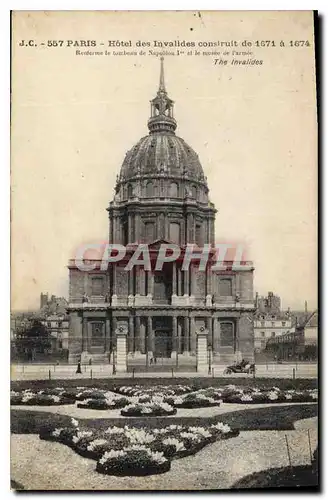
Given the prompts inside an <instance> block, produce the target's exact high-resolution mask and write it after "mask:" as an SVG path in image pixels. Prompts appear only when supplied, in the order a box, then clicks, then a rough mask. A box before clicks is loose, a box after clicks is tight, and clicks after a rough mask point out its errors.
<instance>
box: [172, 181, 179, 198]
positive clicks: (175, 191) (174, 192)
mask: <svg viewBox="0 0 328 500" xmlns="http://www.w3.org/2000/svg"><path fill="white" fill-rule="evenodd" d="M178 190H179V186H178V184H177V183H176V182H172V183H171V186H170V197H171V198H177V197H178Z"/></svg>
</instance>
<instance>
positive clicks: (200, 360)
mask: <svg viewBox="0 0 328 500" xmlns="http://www.w3.org/2000/svg"><path fill="white" fill-rule="evenodd" d="M196 335H197V350H196V359H197V373H204V374H207V373H208V354H207V335H208V331H207V330H206V328H204V327H201V328H200V329H199V330H197V332H196Z"/></svg>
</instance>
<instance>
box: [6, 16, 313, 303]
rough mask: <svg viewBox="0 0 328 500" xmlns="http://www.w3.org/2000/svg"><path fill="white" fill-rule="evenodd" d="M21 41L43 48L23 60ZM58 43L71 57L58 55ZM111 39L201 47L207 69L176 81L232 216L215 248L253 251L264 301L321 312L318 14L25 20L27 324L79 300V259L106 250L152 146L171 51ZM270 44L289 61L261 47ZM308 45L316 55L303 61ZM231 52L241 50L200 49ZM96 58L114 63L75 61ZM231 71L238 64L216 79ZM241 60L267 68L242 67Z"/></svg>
mask: <svg viewBox="0 0 328 500" xmlns="http://www.w3.org/2000/svg"><path fill="white" fill-rule="evenodd" d="M22 40H33V43H34V45H37V46H32V47H31V46H19V43H20V42H21V41H22ZM48 40H49V41H50V42H51V41H53V40H63V45H62V46H57V47H54V46H51V47H48V46H47V44H48ZM67 40H70V41H72V42H74V43H75V42H78V44H80V43H81V42H80V41H81V40H95V41H96V43H97V47H92V46H91V47H81V46H76V47H74V46H72V45H71V46H69V47H67ZM108 40H119V41H130V40H131V42H132V46H135V44H136V42H137V41H138V40H139V41H141V42H142V41H143V42H148V41H149V42H150V43H151V44H153V43H154V41H155V40H157V41H172V40H173V41H174V40H178V41H180V42H181V41H182V40H185V41H189V42H194V43H195V45H196V48H197V50H198V51H199V52H200V54H199V55H195V53H194V50H195V48H194V49H193V55H187V54H186V53H185V54H183V55H180V56H178V55H174V56H170V55H167V56H165V80H166V87H167V91H168V94H169V96H170V97H171V98H172V99H173V100H174V101H175V118H176V120H177V122H178V128H177V131H176V133H177V135H178V136H180V137H182V138H183V139H184V140H185V141H186V142H187V143H188V144H189V145H190V146H191V147H192V148H193V149H194V150H195V151H196V152H197V153H198V155H199V158H200V161H201V164H202V166H203V169H204V172H205V175H206V176H207V179H208V185H209V188H210V198H211V201H212V202H214V203H215V205H216V208H217V209H218V213H217V216H216V226H215V230H216V240H217V242H221V241H225V242H226V241H228V242H232V243H234V242H238V243H242V244H244V245H245V247H246V248H247V257H248V258H249V259H250V260H253V261H254V265H255V273H254V291H258V292H259V294H260V295H263V294H266V293H267V292H268V291H273V292H274V293H276V294H278V295H280V296H281V298H282V305H283V307H284V308H287V307H288V306H290V307H291V308H292V309H302V308H303V307H304V301H305V300H307V302H308V308H309V309H313V308H315V307H316V305H317V124H316V120H317V116H316V93H315V92H316V91H315V73H314V50H313V20H312V14H311V13H310V12H282V11H280V12H204V13H201V14H200V15H198V13H194V12H192V11H190V12H149V13H136V12H120V13H115V12H98V13H96V12H33V13H28V12H18V13H17V12H16V13H15V14H14V17H13V48H12V132H11V133H12V140H11V197H12V198H11V199H12V204H11V221H12V234H11V242H12V245H11V253H12V268H11V275H12V283H11V289H12V294H11V301H12V309H19V310H22V309H33V308H37V307H38V305H39V295H40V292H41V291H43V292H46V291H48V292H49V293H50V294H55V295H59V296H66V297H67V296H68V269H67V262H68V259H69V258H70V257H72V256H73V254H74V250H75V249H76V247H77V246H78V245H79V244H81V243H86V242H95V241H103V240H104V239H106V238H107V233H108V215H107V212H106V207H107V206H108V204H109V202H110V200H111V199H112V198H113V188H114V184H115V179H116V175H117V174H118V173H119V170H120V166H121V164H122V161H123V159H124V156H125V153H126V152H127V150H129V149H130V148H131V147H133V145H134V144H135V143H136V142H137V141H138V140H139V139H140V138H141V137H143V136H145V135H147V134H148V129H147V120H148V118H149V108H150V106H149V101H150V99H152V98H153V97H154V96H155V94H156V91H157V87H158V80H159V66H160V61H159V51H158V49H155V48H153V47H151V49H152V50H153V55H150V54H149V52H148V50H149V48H145V49H144V50H145V52H146V55H139V54H138V55H137V56H132V55H113V50H115V51H116V50H117V51H123V50H124V47H123V48H122V47H121V48H118V49H113V48H108V47H106V46H105V45H106V44H107V41H108ZM261 40H266V41H271V42H272V41H273V42H274V46H272V45H271V46H269V47H256V46H255V45H254V44H255V42H256V41H261ZM281 40H284V42H285V43H286V44H285V46H284V47H281V46H280V41H281ZM295 40H296V41H298V40H301V41H306V40H309V44H310V46H309V47H308V46H295V45H293V46H291V45H290V41H292V42H294V41H295ZM231 41H237V42H238V47H235V48H234V49H232V48H231V47H225V48H220V47H218V46H217V47H213V48H210V49H203V48H199V46H198V44H199V42H202V43H204V42H206V43H208V42H212V43H216V44H219V43H221V42H231ZM245 41H251V43H252V44H253V45H252V47H251V48H249V47H245V46H243V45H242V42H244V43H245ZM100 42H103V43H105V45H104V46H99V43H100ZM41 43H45V45H41ZM88 49H89V50H97V51H103V52H104V50H105V49H107V50H108V51H110V52H111V55H107V56H106V55H103V56H87V55H79V56H78V55H76V53H75V51H76V50H81V51H85V50H88ZM125 50H126V51H133V50H137V52H139V51H140V50H141V49H140V48H138V49H136V48H135V47H132V48H131V47H126V48H125ZM167 50H169V51H172V50H173V51H176V48H174V49H171V48H170V49H167ZM203 50H208V51H211V50H212V51H216V52H217V51H220V52H221V54H220V55H219V56H218V55H206V56H205V55H203V54H202V51H203ZM224 50H226V51H227V50H228V51H229V52H230V54H228V55H225V56H224V54H223V51H224ZM232 50H236V51H237V52H238V51H247V50H250V51H252V54H251V55H244V56H241V55H236V54H234V55H233V54H232V53H231V51H232ZM185 52H187V51H185ZM155 54H157V55H155ZM216 58H218V59H220V58H222V59H227V61H228V63H227V65H220V64H215V59H216ZM233 58H234V59H239V60H247V59H256V60H261V61H262V64H258V65H237V66H236V65H232V64H231V60H232V59H233Z"/></svg>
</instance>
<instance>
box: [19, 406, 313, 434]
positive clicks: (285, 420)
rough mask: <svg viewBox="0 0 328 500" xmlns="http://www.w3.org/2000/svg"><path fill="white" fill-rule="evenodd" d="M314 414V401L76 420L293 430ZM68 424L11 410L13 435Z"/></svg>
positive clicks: (102, 424)
mask: <svg viewBox="0 0 328 500" xmlns="http://www.w3.org/2000/svg"><path fill="white" fill-rule="evenodd" d="M315 416H317V404H315V403H313V404H307V405H304V404H302V403H300V404H297V405H292V406H290V405H279V406H272V407H266V408H254V409H248V410H240V411H232V412H230V413H224V414H223V415H221V416H219V417H218V416H215V417H181V418H176V417H140V418H138V417H137V418H132V419H131V418H100V419H79V424H80V427H81V428H93V429H100V430H102V429H106V428H107V427H110V426H114V425H116V426H117V427H123V426H124V425H129V426H132V427H147V428H149V429H152V428H161V427H166V426H168V425H171V424H179V425H194V426H207V425H210V424H213V423H216V422H217V421H220V422H223V423H225V424H229V425H230V427H231V428H232V429H239V430H240V431H250V430H292V429H294V422H295V421H297V420H301V419H304V418H310V417H315ZM49 426H51V427H66V426H69V427H71V417H68V416H67V415H60V414H56V413H50V412H49V413H48V412H43V411H42V412H41V411H34V410H31V411H29V410H15V409H13V410H12V411H11V432H12V433H14V434H39V433H40V430H41V429H42V428H45V427H49Z"/></svg>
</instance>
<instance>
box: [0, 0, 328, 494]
mask: <svg viewBox="0 0 328 500" xmlns="http://www.w3.org/2000/svg"><path fill="white" fill-rule="evenodd" d="M326 5H327V2H324V1H323V0H320V1H317V2H316V5H313V2H308V1H302V0H299V1H297V2H291V1H289V2H288V1H286V0H285V1H282V0H276V1H267V2H265V4H264V3H263V2H260V1H249V2H245V1H242V0H239V1H237V0H229V1H226V2H223V1H221V2H214V1H208V0H202V2H199V1H198V2H195V1H193V0H189V1H188V2H177V1H176V0H166V1H165V2H160V3H157V4H156V6H155V5H154V2H151V1H148V2H147V1H139V2H137V3H136V2H135V1H133V0H130V1H127V0H120V1H111V2H108V0H107V1H106V0H93V1H83V0H80V1H78V2H77V1H74V0H49V1H47V2H41V1H40V0H34V1H32V0H30V1H24V0H16V1H15V0H12V1H10V0H9V1H7V0H3V1H2V2H1V6H0V14H2V15H0V36H1V44H0V51H1V56H2V57H1V62H2V69H3V70H4V71H2V72H1V78H0V82H1V86H2V89H1V90H2V92H1V97H2V106H1V114H0V117H1V133H0V141H1V148H0V151H1V153H2V152H3V158H2V162H1V168H0V189H1V194H0V203H1V210H0V221H1V246H0V249H1V250H0V251H1V253H0V255H1V260H0V262H1V263H2V269H1V278H0V293H1V302H0V304H1V309H0V339H1V346H0V353H1V357H2V359H1V362H0V369H1V374H0V382H1V389H2V391H1V392H0V394H1V396H2V401H3V406H2V419H1V430H2V433H3V436H1V438H2V439H1V441H0V442H1V448H2V449H5V448H7V449H8V450H9V443H10V442H9V433H8V428H9V408H7V407H6V406H7V401H8V399H7V395H8V392H7V391H8V386H9V378H10V375H9V338H10V335H9V331H10V318H9V307H10V304H9V286H10V271H9V255H10V254H9V249H10V247H9V242H10V232H9V206H10V195H9V181H10V174H9V172H10V170H9V169H10V143H9V123H10V122H9V116H10V106H9V91H8V89H9V83H10V69H9V68H10V26H9V12H10V10H201V11H203V10H244V11H245V10H313V9H318V10H319V13H320V14H321V15H323V16H324V15H325V14H326V12H327V6H326ZM109 7H110V8H109ZM326 45H327V43H326V37H325V36H324V33H323V40H322V49H321V50H322V51H324V52H325V49H327V46H326ZM325 62H326V56H325V55H324V57H323V61H322V69H321V72H322V78H323V81H325V78H324V77H325V75H324V69H325V64H324V63H325ZM324 90H326V88H323V85H322V84H321V94H323V93H324ZM321 104H322V106H324V104H325V103H324V102H323V101H322V103H321ZM325 117H326V106H324V109H323V110H322V115H321V119H322V121H324V118H325ZM321 127H322V128H323V124H322V123H321ZM322 140H323V137H322ZM322 160H323V158H322ZM325 166H326V165H323V164H322V165H321V169H322V181H323V182H324V189H323V191H322V199H323V200H324V198H325V194H326V188H327V185H326V176H323V171H324V167H325ZM322 208H323V212H322V214H321V217H322V222H323V227H322V231H323V233H324V236H325V237H323V244H324V249H326V248H327V245H326V244H325V243H327V241H326V236H327V231H324V230H325V229H327V227H326V225H327V219H328V213H327V212H328V210H327V206H326V205H324V204H323V207H322ZM322 236H323V235H322ZM325 256H326V255H325V252H323V255H322V257H321V258H322V259H323V258H324V257H325ZM327 274H328V273H327V267H326V268H325V269H324V271H323V276H322V277H321V279H322V282H323V283H326V282H327V280H328V275H327ZM326 300H328V299H324V294H323V304H322V305H323V307H322V309H323V311H325V310H326V307H325V306H326ZM322 315H323V313H322ZM321 325H322V333H321V345H322V344H323V336H324V333H325V332H324V331H323V321H322V320H321ZM326 345H328V343H327V342H326ZM326 354H328V350H327V349H326V348H325V350H324V352H322V354H321V355H322V360H324V359H327V357H326V356H325V355H326ZM323 364H324V363H323ZM321 375H322V377H323V378H324V375H325V374H324V373H322V374H321ZM322 386H323V387H324V386H325V384H323V383H322ZM323 397H324V394H321V398H323ZM8 406H9V405H8ZM322 420H323V419H322ZM1 457H2V463H1V468H0V470H1V473H0V486H1V489H0V491H1V493H2V496H3V497H4V498H7V497H8V495H10V491H9V477H10V470H9V456H8V455H6V454H2V455H1ZM213 458H214V459H215V457H213ZM325 472H326V471H324V470H322V471H321V476H322V479H323V483H324V477H325ZM277 493H278V494H279V490H277ZM132 494H133V493H131V494H129V495H128V496H132ZM257 495H258V494H257ZM41 496H43V495H41ZM65 496H66V495H65V494H64V496H62V498H63V497H65ZM78 496H80V495H78ZM111 496H114V497H115V496H116V494H111ZM234 496H235V495H234V494H230V493H229V498H233V497H234ZM260 496H261V495H260ZM282 497H286V498H287V494H283V495H282ZM81 498H85V495H83V497H81Z"/></svg>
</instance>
